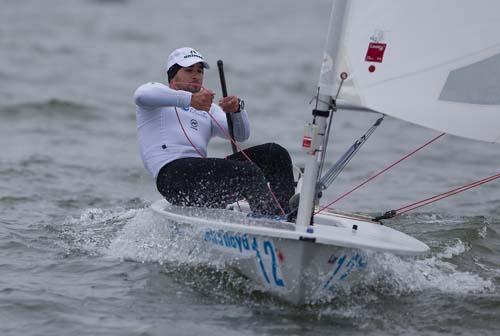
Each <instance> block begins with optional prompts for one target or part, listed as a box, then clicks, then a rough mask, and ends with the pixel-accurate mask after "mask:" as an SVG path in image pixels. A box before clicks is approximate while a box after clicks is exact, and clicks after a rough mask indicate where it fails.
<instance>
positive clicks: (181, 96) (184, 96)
mask: <svg viewBox="0 0 500 336" xmlns="http://www.w3.org/2000/svg"><path fill="white" fill-rule="evenodd" d="M191 96H192V94H191V92H187V91H181V90H173V89H171V88H169V87H168V86H166V85H164V84H161V83H155V82H151V83H146V84H144V85H141V86H140V87H139V88H138V89H137V90H136V91H135V93H134V101H135V104H136V105H137V106H140V107H145V108H157V107H161V106H178V107H189V106H190V105H191Z"/></svg>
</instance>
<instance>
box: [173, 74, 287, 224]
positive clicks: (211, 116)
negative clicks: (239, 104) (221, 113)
mask: <svg viewBox="0 0 500 336" xmlns="http://www.w3.org/2000/svg"><path fill="white" fill-rule="evenodd" d="M175 84H186V85H191V86H195V85H194V84H193V83H181V82H175V83H174V85H175ZM200 88H201V90H205V88H204V87H203V86H201V85H200ZM174 109H175V113H176V115H177V120H178V121H179V125H180V126H181V129H182V132H183V133H184V136H185V137H186V139H187V140H188V141H189V143H190V144H191V146H193V148H194V149H195V150H196V152H197V153H198V154H199V155H200V156H201V157H202V158H206V156H205V155H204V154H203V153H201V152H200V150H199V149H198V148H197V147H196V146H195V145H194V143H193V142H192V141H191V139H190V138H189V136H188V134H187V132H186V130H185V129H184V126H183V125H182V122H181V119H180V117H179V112H178V111H177V107H174ZM205 112H207V114H208V115H209V116H210V118H211V119H212V120H213V121H214V122H215V124H216V125H217V127H218V128H219V129H220V130H221V131H222V133H223V134H224V136H225V137H226V138H227V139H228V140H229V141H231V143H232V144H233V145H234V146H235V147H236V148H237V149H238V151H239V152H241V154H243V156H244V157H245V159H246V160H247V161H249V162H252V163H253V161H252V159H250V157H249V156H248V155H247V153H245V151H244V149H243V148H241V146H240V145H239V144H238V143H237V142H236V140H234V139H233V137H232V136H231V135H230V134H229V133H228V132H227V131H226V130H225V129H224V127H222V125H221V124H220V123H219V122H218V121H217V120H216V119H215V117H214V116H213V115H212V114H211V113H210V112H209V111H205ZM267 188H268V189H269V193H270V194H271V196H272V198H273V200H274V202H275V203H276V204H277V205H278V208H279V209H280V212H281V214H282V215H283V216H286V215H287V213H286V212H285V210H284V209H283V207H282V206H281V204H280V202H279V201H278V198H277V197H276V195H275V193H274V192H273V190H272V189H271V186H270V185H269V184H267Z"/></svg>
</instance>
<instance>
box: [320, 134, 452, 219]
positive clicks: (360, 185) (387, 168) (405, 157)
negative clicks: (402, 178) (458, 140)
mask: <svg viewBox="0 0 500 336" xmlns="http://www.w3.org/2000/svg"><path fill="white" fill-rule="evenodd" d="M445 134H446V133H441V134H440V135H438V136H436V137H434V138H433V139H431V140H429V141H427V142H426V143H425V144H423V145H422V146H420V147H418V148H417V149H415V150H413V151H412V152H410V153H408V154H406V155H405V156H403V157H402V158H401V159H399V160H397V161H396V162H394V163H393V164H391V165H389V166H388V167H386V168H384V169H383V170H382V171H380V172H379V173H377V174H375V175H373V176H372V177H370V178H369V179H367V180H366V181H364V182H363V183H361V184H358V185H357V186H356V187H355V188H354V189H351V190H350V191H348V192H346V193H344V194H343V195H342V196H340V197H338V198H337V199H335V200H334V201H332V202H330V203H328V204H327V205H326V206H324V207H323V208H321V209H319V210H318V211H316V212H315V213H314V214H315V215H317V214H318V213H320V212H321V211H323V210H325V209H327V208H328V207H330V206H331V205H332V204H334V203H337V202H338V201H340V200H341V199H343V198H344V197H346V196H347V195H349V194H351V193H353V192H354V191H356V190H358V189H359V188H361V187H362V186H364V185H365V184H367V183H368V182H370V181H371V180H373V179H375V178H376V177H378V176H380V175H382V174H383V173H385V172H386V171H388V170H389V169H391V168H392V167H394V166H395V165H397V164H398V163H400V162H402V161H404V160H406V159H407V158H409V157H410V156H412V155H413V154H415V153H416V152H418V151H420V150H421V149H423V148H425V147H427V146H428V145H430V144H431V143H433V142H434V141H436V140H437V139H439V138H441V137H442V136H443V135H445Z"/></svg>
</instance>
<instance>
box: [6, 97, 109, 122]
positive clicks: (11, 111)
mask: <svg viewBox="0 0 500 336" xmlns="http://www.w3.org/2000/svg"><path fill="white" fill-rule="evenodd" d="M0 113H1V114H2V115H3V116H6V117H12V118H23V117H27V118H33V117H35V118H44V117H50V118H53V117H63V118H72V119H74V118H78V119H81V120H97V119H100V116H99V113H98V111H97V110H96V108H95V107H92V106H89V105H83V104H79V103H75V102H71V101H65V100H60V99H56V98H52V99H49V100H47V101H43V102H30V103H21V104H17V105H11V106H2V107H0Z"/></svg>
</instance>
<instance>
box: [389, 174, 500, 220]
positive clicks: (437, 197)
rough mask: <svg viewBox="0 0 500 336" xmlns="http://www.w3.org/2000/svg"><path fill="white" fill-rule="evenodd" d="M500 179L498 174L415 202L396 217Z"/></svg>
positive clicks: (397, 213)
mask: <svg viewBox="0 0 500 336" xmlns="http://www.w3.org/2000/svg"><path fill="white" fill-rule="evenodd" d="M498 178H500V173H498V174H495V175H492V176H489V177H485V178H483V179H481V180H479V181H475V182H472V183H469V184H466V185H464V186H461V187H458V188H455V189H452V190H449V191H447V192H444V193H442V194H439V195H435V196H432V197H429V198H426V199H424V200H421V201H418V202H415V203H412V204H409V205H407V206H404V207H402V208H399V209H397V210H396V211H395V214H394V216H397V215H401V214H404V213H405V212H408V211H411V210H414V209H417V208H420V207H423V206H424V205H428V204H431V203H434V202H437V201H439V200H442V199H444V198H447V197H450V196H453V195H455V194H458V193H461V192H463V191H466V190H469V189H472V188H476V187H479V186H481V185H483V184H485V183H488V182H491V181H494V180H496V179H498Z"/></svg>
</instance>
